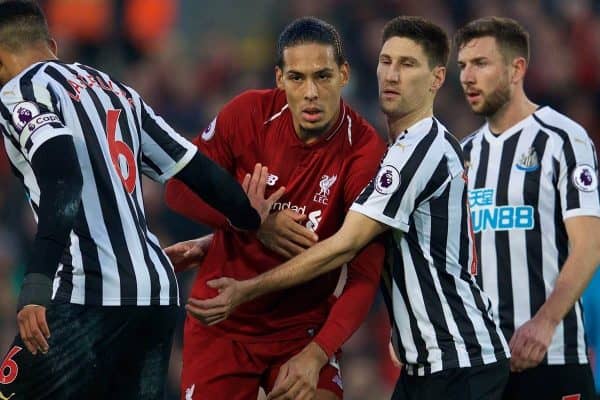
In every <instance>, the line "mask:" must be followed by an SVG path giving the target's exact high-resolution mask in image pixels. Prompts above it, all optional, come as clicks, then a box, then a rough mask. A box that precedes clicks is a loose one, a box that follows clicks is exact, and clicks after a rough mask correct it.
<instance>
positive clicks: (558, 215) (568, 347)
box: [543, 159, 583, 363]
mask: <svg viewBox="0 0 600 400" xmlns="http://www.w3.org/2000/svg"><path fill="white" fill-rule="evenodd" d="M552 161H553V164H554V169H555V171H556V175H555V181H554V182H555V183H557V182H558V174H559V173H560V162H559V161H558V160H556V159H554V160H552ZM569 181H570V179H569ZM554 193H555V195H554V243H556V244H557V245H556V249H557V251H558V257H557V258H558V259H557V260H556V263H557V264H556V265H557V266H558V269H559V273H560V271H562V268H563V266H564V264H565V262H566V261H567V257H568V256H569V249H568V247H567V246H561V245H560V243H568V242H569V235H568V234H567V228H566V227H565V224H564V220H563V214H562V209H561V207H560V204H561V199H560V191H558V190H555V191H554ZM582 309H583V308H580V310H582ZM563 332H564V334H563V343H564V355H565V362H567V363H579V356H578V351H577V350H578V349H577V348H578V346H577V332H578V326H577V314H575V308H574V307H573V308H571V309H570V310H569V311H568V312H567V314H566V315H565V317H564V318H563ZM543 362H547V355H546V356H544V360H543Z"/></svg>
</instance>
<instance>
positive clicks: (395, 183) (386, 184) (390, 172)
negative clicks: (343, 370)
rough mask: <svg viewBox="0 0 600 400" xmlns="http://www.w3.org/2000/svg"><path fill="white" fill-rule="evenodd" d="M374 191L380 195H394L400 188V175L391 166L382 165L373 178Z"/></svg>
mask: <svg viewBox="0 0 600 400" xmlns="http://www.w3.org/2000/svg"><path fill="white" fill-rule="evenodd" d="M374 183H375V190H376V191H377V192H379V193H381V194H391V193H394V192H395V191H396V190H398V188H399V187H400V173H399V172H398V170H397V169H396V168H394V167H393V166H391V165H384V166H383V167H382V168H381V169H380V170H379V173H378V174H377V176H376V177H375V182H374Z"/></svg>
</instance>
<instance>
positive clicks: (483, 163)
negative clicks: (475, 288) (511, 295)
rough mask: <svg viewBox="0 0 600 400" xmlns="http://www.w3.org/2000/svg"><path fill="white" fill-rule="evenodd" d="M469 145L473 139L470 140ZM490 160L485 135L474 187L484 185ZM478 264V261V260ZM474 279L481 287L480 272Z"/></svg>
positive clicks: (478, 245) (477, 246)
mask: <svg viewBox="0 0 600 400" xmlns="http://www.w3.org/2000/svg"><path fill="white" fill-rule="evenodd" d="M470 143H471V145H472V143H473V141H471V142H470ZM470 159H471V153H470V152H469V160H470ZM489 160H490V144H489V142H488V141H487V140H486V139H485V136H482V138H481V154H480V158H479V163H478V167H477V171H475V186H474V188H476V189H481V188H484V187H485V180H486V177H487V169H488V163H489ZM481 234H482V233H481V232H477V233H476V234H475V249H476V250H477V254H481ZM478 264H479V261H478ZM477 270H481V265H477ZM475 280H476V281H477V284H478V285H479V287H483V277H482V274H481V273H480V274H477V275H476V276H475Z"/></svg>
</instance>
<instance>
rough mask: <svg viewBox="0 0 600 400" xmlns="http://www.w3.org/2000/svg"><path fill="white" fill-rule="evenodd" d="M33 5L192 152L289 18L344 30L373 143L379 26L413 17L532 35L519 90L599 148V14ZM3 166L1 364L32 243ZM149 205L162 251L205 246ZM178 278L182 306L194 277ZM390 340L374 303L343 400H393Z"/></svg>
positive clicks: (391, 0) (419, 1)
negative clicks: (507, 20) (188, 243)
mask: <svg viewBox="0 0 600 400" xmlns="http://www.w3.org/2000/svg"><path fill="white" fill-rule="evenodd" d="M41 4H42V5H43V6H44V8H45V10H46V12H47V15H48V19H49V22H50V29H51V31H52V32H53V34H54V36H55V38H56V39H57V41H58V44H59V56H60V57H61V58H62V59H63V60H64V61H67V62H71V61H79V62H82V63H87V64H90V65H93V66H96V67H98V68H100V69H103V70H105V71H107V72H110V73H111V74H112V75H113V76H115V77H116V78H118V79H120V80H122V81H124V82H125V83H127V84H128V85H130V86H132V87H134V88H136V89H137V90H138V91H139V92H140V93H141V94H142V96H143V97H144V98H145V99H146V101H147V102H148V103H149V104H151V105H152V106H153V108H154V109H155V110H156V111H157V112H158V113H160V114H162V115H163V116H164V117H165V119H166V120H167V121H168V122H169V123H171V124H172V126H174V127H175V128H176V129H177V130H178V131H179V132H181V133H182V134H184V135H186V136H188V137H190V138H191V137H193V136H195V135H196V134H197V133H198V132H200V131H202V130H203V129H204V126H205V125H206V124H207V123H208V122H210V121H211V120H212V118H213V117H214V115H215V114H216V112H217V111H218V110H219V108H220V107H221V106H222V105H223V104H224V103H225V102H227V101H228V100H229V99H230V98H232V97H233V96H235V95H236V94H237V93H239V92H241V91H243V90H245V89H249V88H267V87H272V86H273V83H274V73H273V65H274V59H275V43H276V40H277V35H278V33H279V32H280V31H281V29H282V28H283V27H284V26H285V25H286V24H287V23H288V22H290V21H291V20H292V19H293V18H295V17H298V16H302V15H314V16H317V17H320V18H323V19H325V20H326V21H328V22H331V23H332V24H334V25H335V26H336V27H337V28H338V29H339V30H340V32H341V34H342V37H343V39H344V41H345V51H346V55H347V58H348V60H349V62H350V64H351V67H352V74H351V80H350V85H349V86H348V87H347V88H346V90H345V92H344V98H345V100H346V101H347V102H349V103H350V104H351V105H352V106H353V107H354V108H355V109H357V110H358V111H359V112H361V113H362V115H363V116H365V117H366V118H367V119H368V120H369V121H370V122H371V123H372V124H373V125H375V126H376V127H377V128H378V129H379V131H380V132H382V133H383V132H385V127H384V126H383V125H382V123H383V117H382V115H381V114H380V112H379V109H378V105H377V84H376V76H375V69H376V65H377V54H378V51H379V47H380V33H381V28H382V27H383V24H384V23H385V22H386V21H387V20H389V19H390V18H392V17H394V16H396V15H400V14H405V15H422V16H425V17H426V18H428V19H430V20H432V21H433V22H435V23H438V24H440V25H441V26H443V27H444V28H446V30H447V31H448V32H449V33H453V32H454V31H455V30H456V28H457V27H459V26H461V25H462V24H464V23H466V22H467V21H469V20H471V19H473V18H477V17H481V16H486V15H499V16H508V17H512V18H515V19H517V20H518V21H519V22H521V23H522V24H523V25H524V26H525V27H526V28H527V29H528V30H529V32H530V33H531V39H532V55H531V66H530V68H529V72H528V75H527V79H526V90H527V92H528V94H529V96H530V98H531V99H533V100H534V101H535V102H537V103H538V104H547V105H551V106H553V107H555V108H557V109H559V110H561V112H564V113H566V114H567V115H569V116H570V117H571V118H573V119H575V120H576V121H578V122H579V123H580V124H581V125H583V126H584V127H585V128H586V129H587V131H588V133H589V134H590V136H592V138H593V139H594V140H595V142H596V145H597V147H598V146H599V145H600V140H599V139H600V113H598V112H596V110H599V109H600V1H598V0H596V1H593V0H527V1H519V0H487V1H485V2H480V1H476V0H445V1H444V0H370V1H365V0H302V1H287V0H253V1H245V0H219V1H210V0H204V1H193V0H179V1H178V0H42V1H41ZM455 57H456V55H455V53H453V54H452V55H451V59H450V64H449V72H448V75H447V78H446V84H445V86H444V88H443V89H442V90H441V92H440V94H439V95H438V100H437V104H436V107H437V111H436V114H437V116H438V117H439V118H440V120H441V121H442V122H443V123H444V124H445V125H446V126H448V128H449V129H450V130H451V131H452V132H453V133H455V134H456V135H457V136H459V137H463V136H465V135H467V134H469V133H470V132H472V131H473V130H474V129H476V128H477V127H478V126H479V125H480V124H481V123H482V120H481V119H480V118H477V117H474V116H473V115H472V114H471V112H470V110H469V109H468V107H467V104H466V101H465V100H464V98H463V96H462V92H461V88H460V84H459V82H458V72H457V68H456V62H455ZM0 146H2V145H1V144H0ZM5 158H6V157H5V155H4V152H3V150H2V151H0V352H4V351H5V350H6V349H7V348H8V346H9V344H10V342H11V341H12V338H13V336H14V334H15V327H16V324H15V299H16V295H17V291H18V288H19V285H20V280H21V279H22V274H23V266H24V264H25V263H26V262H27V255H28V249H29V244H30V238H31V237H32V235H33V233H34V232H35V225H34V223H33V219H32V216H31V211H30V210H29V209H28V207H27V206H26V201H25V197H24V192H23V190H22V188H21V187H20V186H19V184H18V182H17V180H16V179H15V178H13V177H12V175H11V173H10V168H9V165H8V162H7V161H6V160H5ZM144 194H145V201H146V213H147V215H148V219H149V222H150V227H151V229H152V230H153V231H154V232H155V233H156V234H157V235H158V236H159V238H160V239H161V243H162V244H163V245H164V246H166V245H169V244H171V243H173V242H175V241H179V240H183V239H187V238H190V237H192V236H197V235H200V234H203V233H206V232H207V229H206V228H205V227H202V226H198V225H194V224H192V223H190V222H188V221H186V220H185V219H183V218H181V217H179V216H177V215H175V214H173V213H171V212H170V211H168V210H167V209H166V208H165V206H164V204H163V201H162V188H161V187H160V186H158V185H155V184H151V183H150V182H146V184H145V186H144ZM180 278H181V281H180V282H181V288H182V297H185V296H186V295H187V288H188V287H189V284H190V281H191V279H192V278H193V272H191V273H190V272H188V273H186V274H184V275H182V276H180ZM599 308H600V307H599ZM183 317H184V315H183V313H182V315H181V318H182V319H183ZM388 336H389V325H388V320H387V314H386V311H385V306H384V305H383V302H382V301H381V300H380V299H378V300H377V301H376V304H375V306H374V307H373V310H372V312H371V314H370V316H369V318H368V320H367V321H366V323H365V324H363V326H362V328H361V329H360V330H359V331H358V332H357V333H356V334H355V335H354V337H353V338H352V339H351V340H350V341H349V343H348V344H347V345H346V346H345V347H344V357H343V361H342V374H343V378H344V383H345V387H344V389H345V392H346V397H345V398H346V399H347V400H379V399H386V398H389V394H390V392H391V390H392V389H393V383H394V381H395V378H396V376H397V374H398V371H397V370H396V369H395V368H394V367H393V366H392V365H391V363H390V361H389V357H388V352H387V351H388V350H387V341H388ZM594 339H595V338H592V342H595V340H594ZM180 348H181V330H179V334H178V337H177V339H176V343H175V344H174V352H173V360H172V367H171V370H170V378H169V379H170V386H171V393H169V395H168V397H167V398H168V399H178V380H179V372H180V363H181V352H180Z"/></svg>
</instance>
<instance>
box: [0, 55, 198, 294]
mask: <svg viewBox="0 0 600 400" xmlns="http://www.w3.org/2000/svg"><path fill="white" fill-rule="evenodd" d="M0 129H1V130H2V133H3V137H4V143H5V148H6V151H7V153H8V157H9V160H10V163H11V165H12V169H13V171H14V173H15V175H16V176H17V177H18V178H19V179H20V180H21V181H22V183H23V185H24V187H25V190H26V192H27V196H28V199H29V202H30V204H31V207H32V209H33V211H34V214H35V213H36V210H37V208H38V205H39V199H40V189H39V186H38V185H37V183H36V178H35V175H34V173H33V171H32V169H31V165H30V162H31V159H32V157H33V155H34V154H35V152H36V151H38V149H39V148H40V146H42V145H43V143H44V142H45V141H47V140H49V139H51V138H53V137H55V136H58V135H70V136H72V137H73V141H74V143H75V148H76V151H77V157H78V160H79V164H80V167H81V172H82V175H83V180H84V184H83V192H82V206H81V208H80V210H79V214H78V216H77V219H76V222H75V225H74V228H73V230H72V232H71V234H70V240H69V245H68V248H67V249H66V250H65V253H64V255H63V257H62V259H61V262H60V264H59V265H57V273H56V276H55V280H54V290H53V298H54V299H58V300H62V301H68V302H71V303H75V304H86V305H171V304H178V298H179V296H178V288H177V281H176V279H175V274H174V272H173V268H172V266H171V264H170V262H169V260H168V259H167V257H166V256H165V254H164V253H163V251H162V250H161V247H160V245H159V243H158V240H157V238H156V237H155V236H154V235H153V234H152V233H151V232H150V230H149V229H148V225H147V222H146V216H145V213H144V203H143V199H142V187H141V174H142V173H143V174H144V175H146V176H148V177H150V178H152V179H154V180H156V181H159V182H164V181H165V180H167V179H168V178H170V177H172V176H173V175H175V174H176V173H177V172H178V171H180V170H181V169H182V168H183V167H184V166H185V165H186V164H187V163H188V162H189V161H190V160H191V159H192V158H193V156H194V154H195V152H196V148H195V146H194V145H193V144H191V143H189V142H188V141H187V140H185V139H184V138H182V137H181V136H179V135H178V134H177V133H175V132H174V131H173V129H171V128H170V127H169V126H168V125H167V124H166V123H165V122H164V120H163V119H162V118H160V117H159V116H157V115H156V114H155V113H154V112H153V111H152V109H151V108H150V107H149V106H148V105H147V104H146V103H144V101H143V100H142V99H141V98H140V96H139V95H138V94H137V93H136V92H135V91H134V90H132V89H131V88H129V87H127V86H125V85H123V84H122V83H120V82H118V81H116V80H114V79H112V78H111V77H110V76H108V75H107V74H105V73H103V72H100V71H98V70H95V69H93V68H90V67H87V66H85V65H82V64H64V63H61V62H59V61H48V62H41V63H36V64H34V65H32V66H31V67H29V68H27V69H26V70H25V71H23V72H22V73H21V74H19V75H18V76H16V77H15V78H14V79H12V80H11V81H9V82H8V83H7V84H6V85H5V86H4V87H3V88H2V90H1V92H0Z"/></svg>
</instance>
